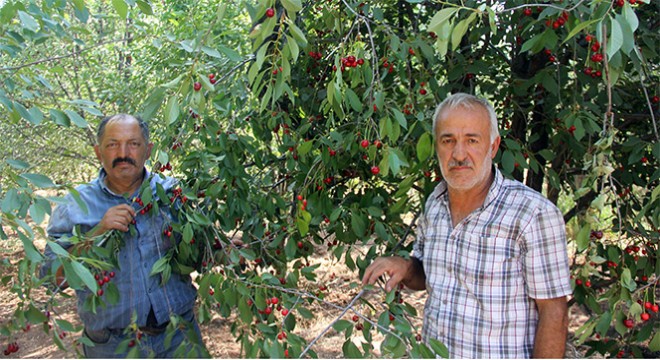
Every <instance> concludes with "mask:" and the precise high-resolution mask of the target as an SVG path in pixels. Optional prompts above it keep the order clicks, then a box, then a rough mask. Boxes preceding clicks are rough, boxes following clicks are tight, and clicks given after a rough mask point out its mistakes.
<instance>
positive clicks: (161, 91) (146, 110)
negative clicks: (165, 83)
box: [140, 88, 165, 121]
mask: <svg viewBox="0 0 660 360" xmlns="http://www.w3.org/2000/svg"><path fill="white" fill-rule="evenodd" d="M164 97H165V88H158V89H156V90H154V91H153V92H152V93H151V94H150V95H149V97H148V98H147V100H145V102H144V105H143V108H142V112H141V113H140V115H141V117H142V119H144V121H149V120H151V118H153V117H154V115H156V112H158V109H159V108H160V105H161V104H162V103H163V98H164Z"/></svg>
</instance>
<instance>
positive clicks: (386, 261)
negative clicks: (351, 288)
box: [362, 256, 426, 292]
mask: <svg viewBox="0 0 660 360" xmlns="http://www.w3.org/2000/svg"><path fill="white" fill-rule="evenodd" d="M383 274H387V275H388V276H389V277H390V278H389V279H388V280H387V282H386V283H385V291H388V292H389V291H392V289H394V288H395V287H396V286H397V285H399V283H401V282H402V283H403V284H404V285H406V286H407V287H409V288H411V289H413V290H424V289H425V288H426V276H425V274H424V269H423V268H422V263H421V262H420V261H419V260H417V259H416V258H411V259H409V260H406V259H404V258H402V257H400V256H390V257H379V258H377V259H376V260H374V262H373V263H372V264H371V265H369V267H368V268H367V270H365V272H364V276H363V277H362V285H367V284H370V285H371V284H374V283H376V281H378V279H379V278H380V277H381V276H382V275H383Z"/></svg>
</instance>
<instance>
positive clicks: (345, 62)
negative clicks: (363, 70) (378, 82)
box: [319, 54, 364, 72]
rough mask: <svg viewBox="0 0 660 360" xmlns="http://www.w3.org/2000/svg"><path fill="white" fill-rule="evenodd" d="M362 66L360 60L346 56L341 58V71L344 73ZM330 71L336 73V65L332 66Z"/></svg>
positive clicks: (362, 60) (362, 63)
mask: <svg viewBox="0 0 660 360" xmlns="http://www.w3.org/2000/svg"><path fill="white" fill-rule="evenodd" d="M319 55H320V54H319ZM361 65H364V59H362V58H360V59H357V58H356V57H355V56H353V55H348V56H346V57H343V58H341V71H342V72H344V71H345V70H346V69H347V68H348V69H350V68H354V67H358V66H361ZM332 71H337V65H332Z"/></svg>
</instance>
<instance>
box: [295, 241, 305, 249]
mask: <svg viewBox="0 0 660 360" xmlns="http://www.w3.org/2000/svg"><path fill="white" fill-rule="evenodd" d="M296 245H297V246H298V249H302V248H303V243H302V241H298V244H296Z"/></svg>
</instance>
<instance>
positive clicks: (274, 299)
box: [270, 296, 280, 305]
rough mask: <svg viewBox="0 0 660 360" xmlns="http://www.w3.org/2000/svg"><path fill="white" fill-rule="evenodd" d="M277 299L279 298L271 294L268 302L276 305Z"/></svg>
mask: <svg viewBox="0 0 660 360" xmlns="http://www.w3.org/2000/svg"><path fill="white" fill-rule="evenodd" d="M279 301H280V300H279V299H278V298H276V297H274V296H273V298H272V299H270V303H271V304H273V305H277V303H278V302H279Z"/></svg>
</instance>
